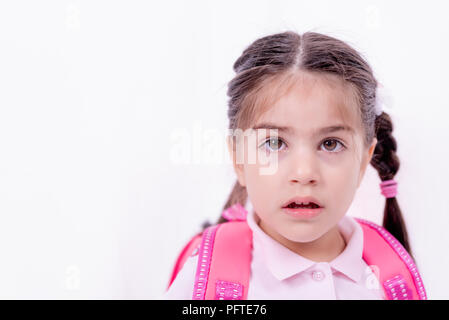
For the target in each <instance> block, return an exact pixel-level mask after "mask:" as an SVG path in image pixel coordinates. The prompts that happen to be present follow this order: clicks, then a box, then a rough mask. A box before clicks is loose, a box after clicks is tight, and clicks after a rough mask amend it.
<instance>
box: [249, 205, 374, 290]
mask: <svg viewBox="0 0 449 320" xmlns="http://www.w3.org/2000/svg"><path fill="white" fill-rule="evenodd" d="M247 221H248V225H249V227H250V229H251V230H252V232H253V246H254V250H255V251H261V252H263V257H264V261H265V264H266V266H267V267H268V269H269V270H270V272H271V273H272V274H273V275H274V276H275V277H276V278H277V279H278V280H284V279H286V278H288V277H291V276H293V275H295V274H297V273H300V272H303V271H305V270H307V269H309V268H310V267H312V266H314V265H315V264H317V263H322V262H315V261H312V260H309V259H307V258H304V257H303V256H301V255H299V254H297V253H295V252H293V251H291V250H290V249H288V248H287V247H285V246H284V245H282V244H280V243H279V242H277V241H276V240H274V239H273V238H271V237H270V236H269V235H267V234H266V233H265V232H264V231H263V230H262V229H261V228H260V227H259V225H258V221H259V217H257V215H256V214H255V213H254V211H251V212H250V213H248V216H247ZM338 227H339V230H340V232H341V234H342V236H343V238H344V239H345V242H346V247H345V249H344V250H343V252H342V253H341V254H340V255H339V256H337V257H336V258H335V259H334V260H332V261H331V262H329V265H330V267H331V268H332V269H333V270H335V271H338V272H341V273H343V274H344V275H346V276H347V277H349V278H350V279H352V280H353V281H355V282H359V281H360V280H361V278H362V276H363V273H364V271H365V265H364V263H363V259H362V254H363V230H362V228H361V226H360V225H359V224H358V223H357V221H355V220H354V219H353V218H351V217H349V216H344V217H343V218H342V219H341V220H340V222H339V223H338Z"/></svg>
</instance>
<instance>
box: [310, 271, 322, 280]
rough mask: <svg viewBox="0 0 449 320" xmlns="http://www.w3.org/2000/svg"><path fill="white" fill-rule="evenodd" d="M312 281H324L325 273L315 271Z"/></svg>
mask: <svg viewBox="0 0 449 320" xmlns="http://www.w3.org/2000/svg"><path fill="white" fill-rule="evenodd" d="M312 279H313V280H315V281H321V280H323V279H324V272H322V271H313V273H312Z"/></svg>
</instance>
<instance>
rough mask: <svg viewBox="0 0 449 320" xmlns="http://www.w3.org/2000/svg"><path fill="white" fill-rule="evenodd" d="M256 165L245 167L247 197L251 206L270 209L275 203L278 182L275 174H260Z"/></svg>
mask: <svg viewBox="0 0 449 320" xmlns="http://www.w3.org/2000/svg"><path fill="white" fill-rule="evenodd" d="M259 169H260V167H259V166H257V165H245V179H246V188H247V191H248V196H249V198H250V199H251V201H252V202H253V206H255V207H256V206H257V207H263V208H270V207H272V206H273V204H275V203H276V196H278V193H279V189H280V187H279V181H278V175H277V174H271V175H263V174H260V170H259Z"/></svg>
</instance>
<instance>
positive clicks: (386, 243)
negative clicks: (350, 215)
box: [355, 218, 427, 300]
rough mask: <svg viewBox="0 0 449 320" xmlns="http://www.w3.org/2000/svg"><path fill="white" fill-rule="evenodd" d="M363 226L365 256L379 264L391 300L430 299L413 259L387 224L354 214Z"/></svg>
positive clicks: (384, 288) (367, 260)
mask: <svg viewBox="0 0 449 320" xmlns="http://www.w3.org/2000/svg"><path fill="white" fill-rule="evenodd" d="M355 220H356V221H357V222H358V223H359V224H360V225H361V226H362V229H363V242H364V243H363V259H364V260H365V262H366V263H367V264H368V265H369V266H370V267H373V266H375V267H377V268H378V271H379V275H377V276H378V278H379V281H380V283H381V285H382V286H383V290H384V292H385V295H386V297H387V298H388V299H389V300H427V296H426V291H425V289H424V285H423V283H422V279H421V277H420V275H419V272H418V268H417V267H416V265H415V263H414V262H413V259H412V258H411V257H410V255H409V254H408V252H407V251H406V250H405V249H404V247H403V246H402V244H401V243H400V242H399V241H398V240H397V239H396V238H395V237H393V235H391V234H390V233H389V232H388V231H387V230H386V229H385V228H383V227H381V226H379V225H377V224H375V223H373V222H371V221H368V220H364V219H360V218H355Z"/></svg>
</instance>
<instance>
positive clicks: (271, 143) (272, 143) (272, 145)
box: [262, 138, 285, 151]
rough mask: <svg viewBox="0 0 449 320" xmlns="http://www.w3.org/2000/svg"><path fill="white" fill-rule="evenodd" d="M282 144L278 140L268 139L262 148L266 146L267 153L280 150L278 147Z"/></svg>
mask: <svg viewBox="0 0 449 320" xmlns="http://www.w3.org/2000/svg"><path fill="white" fill-rule="evenodd" d="M282 144H284V145H285V143H284V141H282V139H279V138H270V139H268V140H266V141H265V142H264V143H263V144H262V146H268V148H269V151H279V150H282V149H280V146H281V145H282Z"/></svg>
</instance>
